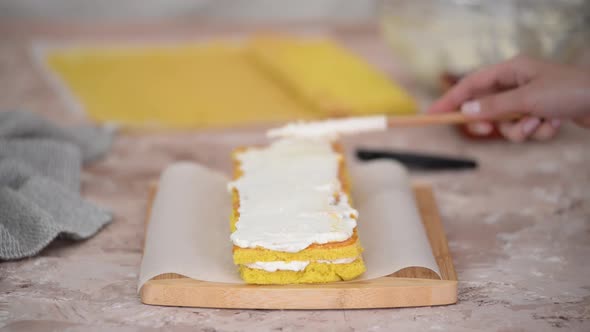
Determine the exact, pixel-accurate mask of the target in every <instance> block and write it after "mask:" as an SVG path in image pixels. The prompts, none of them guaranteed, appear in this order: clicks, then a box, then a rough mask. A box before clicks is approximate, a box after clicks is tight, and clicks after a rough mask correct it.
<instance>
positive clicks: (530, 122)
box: [522, 118, 541, 135]
mask: <svg viewBox="0 0 590 332" xmlns="http://www.w3.org/2000/svg"><path fill="white" fill-rule="evenodd" d="M540 123H541V120H540V119H539V118H530V119H527V120H525V122H524V123H523V124H522V132H523V133H524V134H525V135H530V134H531V133H532V132H533V131H535V129H537V127H538V126H539V124H540Z"/></svg>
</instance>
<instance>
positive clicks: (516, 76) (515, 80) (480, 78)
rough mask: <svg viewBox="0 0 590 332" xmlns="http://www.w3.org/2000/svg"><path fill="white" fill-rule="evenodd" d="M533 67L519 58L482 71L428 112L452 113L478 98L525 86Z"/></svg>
mask: <svg viewBox="0 0 590 332" xmlns="http://www.w3.org/2000/svg"><path fill="white" fill-rule="evenodd" d="M531 66H532V62H531V61H530V60H528V59H526V58H522V57H517V58H514V59H511V60H509V61H506V62H502V63H499V64H496V65H493V66H490V67H486V68H483V69H480V70H478V71H476V72H474V73H473V74H470V75H468V76H466V77H465V78H464V79H462V80H461V81H459V83H458V84H457V85H455V87H453V88H452V89H451V90H449V92H447V93H446V94H445V95H444V96H443V97H442V98H440V99H439V100H438V101H437V102H436V103H434V104H433V105H432V106H431V107H430V109H429V110H428V112H431V113H439V112H452V111H455V110H456V109H458V108H459V107H460V106H461V105H462V104H463V103H465V102H467V101H469V100H472V99H474V98H475V97H476V96H480V95H487V94H491V93H495V92H498V91H501V90H505V89H507V88H514V87H518V86H520V85H523V84H525V83H526V82H528V80H529V79H530V77H532V70H531V68H530V67H531Z"/></svg>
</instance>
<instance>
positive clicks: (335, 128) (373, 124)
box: [267, 112, 521, 138]
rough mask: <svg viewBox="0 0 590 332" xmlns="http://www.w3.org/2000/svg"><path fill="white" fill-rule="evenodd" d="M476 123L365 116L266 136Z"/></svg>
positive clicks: (441, 117)
mask: <svg viewBox="0 0 590 332" xmlns="http://www.w3.org/2000/svg"><path fill="white" fill-rule="evenodd" d="M520 117H521V115H520V114H505V115H502V116H500V117H496V118H494V119H491V120H513V119H518V118H520ZM475 121H478V120H476V119H474V118H472V117H467V116H465V115H463V114H462V113H459V112H455V113H440V114H418V115H406V116H390V117H387V116H384V115H378V116H365V117H354V118H339V119H332V120H324V121H317V122H297V123H291V124H288V125H286V126H284V127H280V128H275V129H271V130H269V131H268V132H267V136H268V137H304V138H314V137H337V136H339V135H350V134H356V133H361V132H368V131H383V130H386V129H387V128H398V127H417V126H434V125H454V124H463V123H469V122H475Z"/></svg>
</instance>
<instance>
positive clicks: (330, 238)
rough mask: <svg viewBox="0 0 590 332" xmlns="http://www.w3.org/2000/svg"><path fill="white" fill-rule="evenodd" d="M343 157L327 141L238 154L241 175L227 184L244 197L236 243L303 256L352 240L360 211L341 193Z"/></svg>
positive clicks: (296, 142)
mask: <svg viewBox="0 0 590 332" xmlns="http://www.w3.org/2000/svg"><path fill="white" fill-rule="evenodd" d="M340 158H342V156H341V155H340V154H339V153H337V152H335V151H334V150H333V147H332V144H331V142H330V141H329V140H325V139H291V138H285V139H281V140H278V141H275V142H274V143H273V144H271V145H270V146H268V147H263V148H250V149H248V150H245V151H244V152H241V153H239V154H238V155H237V159H238V160H239V162H240V168H241V169H242V171H243V175H242V176H241V177H240V178H239V179H237V180H235V181H233V182H231V183H230V184H229V185H228V188H229V189H230V190H232V189H234V188H235V189H237V191H238V193H239V199H240V206H239V209H238V212H239V218H238V220H237V223H236V231H235V232H233V233H232V235H231V240H232V242H233V243H234V244H235V245H236V246H238V247H241V248H256V247H261V248H266V249H269V250H274V251H283V252H299V251H301V250H303V249H305V248H307V247H308V246H309V245H311V244H314V243H317V244H325V243H328V242H340V241H345V240H347V239H349V238H350V237H351V236H352V234H353V230H354V228H355V227H356V219H355V218H356V216H357V211H356V210H355V209H353V208H352V207H351V206H350V205H349V203H348V197H347V195H346V194H345V193H343V192H342V190H341V184H340V181H339V180H338V171H339V166H340Z"/></svg>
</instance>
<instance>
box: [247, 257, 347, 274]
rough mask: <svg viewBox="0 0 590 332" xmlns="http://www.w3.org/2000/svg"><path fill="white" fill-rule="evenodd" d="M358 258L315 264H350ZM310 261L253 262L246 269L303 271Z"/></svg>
mask: <svg viewBox="0 0 590 332" xmlns="http://www.w3.org/2000/svg"><path fill="white" fill-rule="evenodd" d="M357 259H358V257H350V258H339V259H334V260H321V259H319V260H317V261H316V262H317V263H322V264H350V263H352V262H354V261H356V260H357ZM309 263H310V261H291V262H285V261H274V262H254V263H251V264H246V266H247V267H249V268H251V269H257V270H265V271H268V272H276V271H278V270H284V271H297V272H298V271H303V270H305V268H306V267H307V266H308V265H309Z"/></svg>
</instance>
